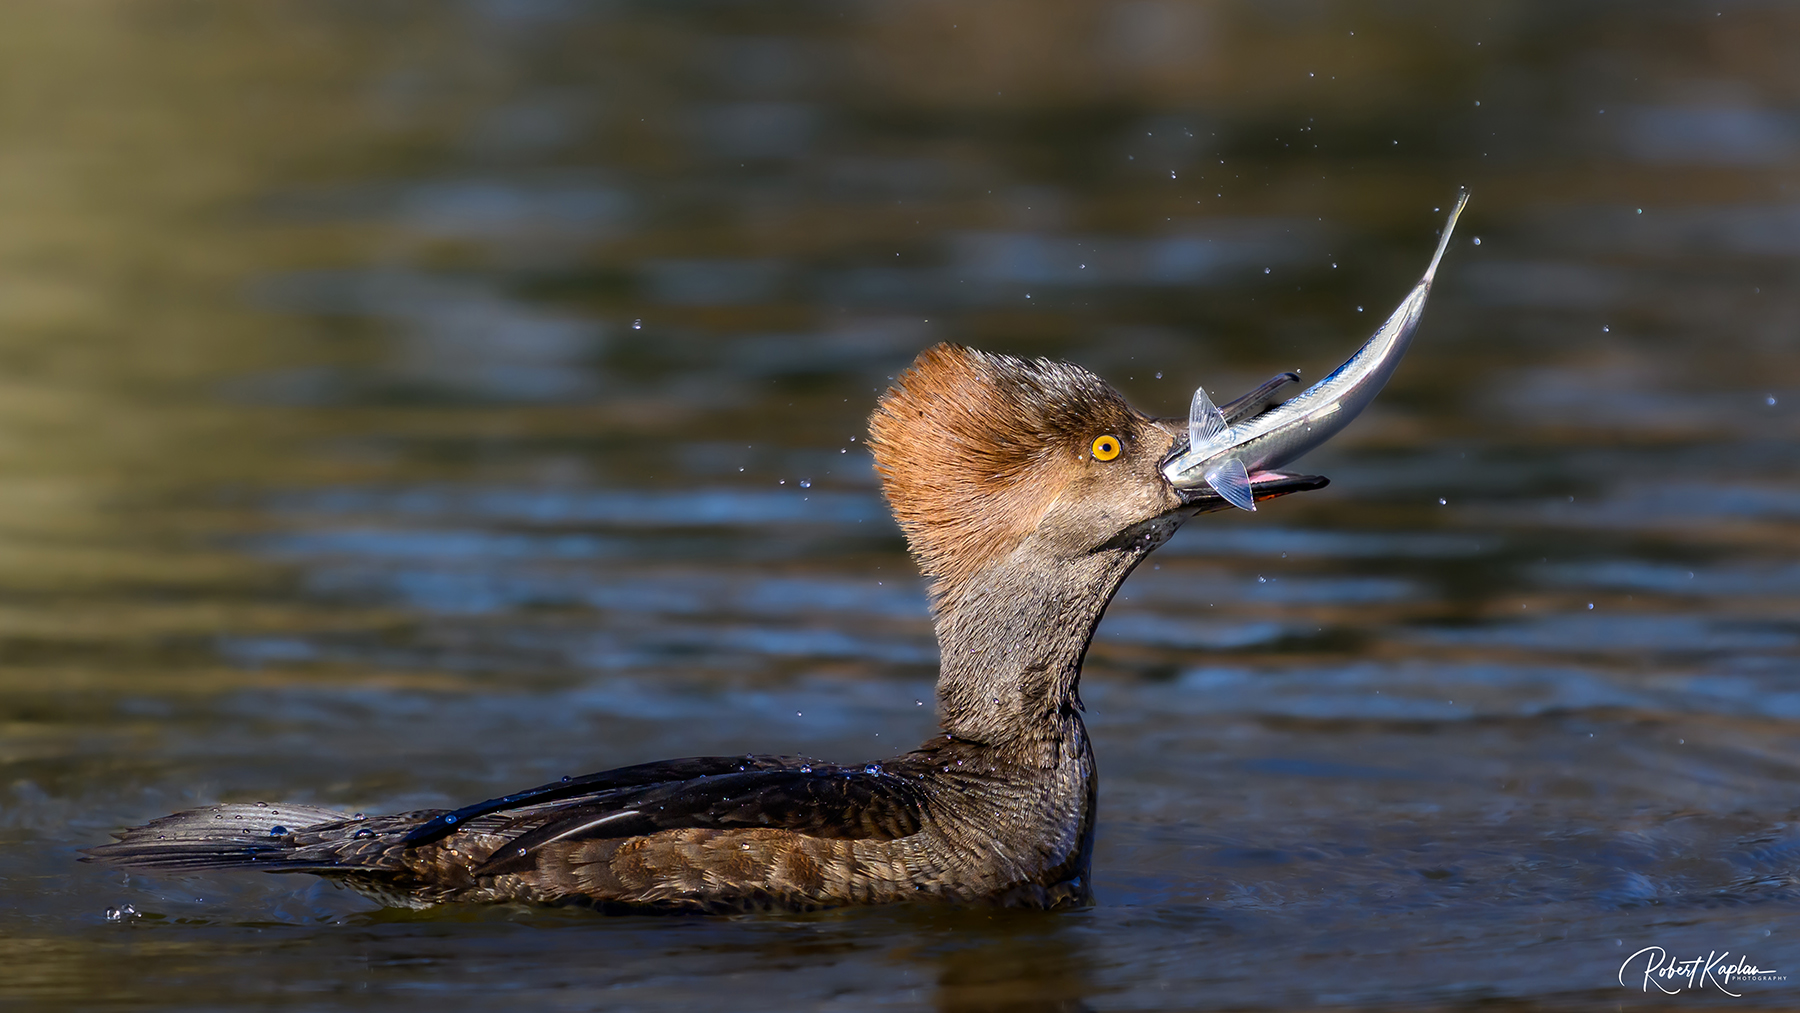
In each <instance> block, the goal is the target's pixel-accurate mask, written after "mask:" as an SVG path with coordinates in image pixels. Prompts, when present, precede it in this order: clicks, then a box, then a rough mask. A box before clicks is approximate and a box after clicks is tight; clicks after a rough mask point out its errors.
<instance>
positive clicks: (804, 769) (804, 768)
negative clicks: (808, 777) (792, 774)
mask: <svg viewBox="0 0 1800 1013" xmlns="http://www.w3.org/2000/svg"><path fill="white" fill-rule="evenodd" d="M800 773H802V774H810V773H812V764H810V763H804V764H801V765H800Z"/></svg>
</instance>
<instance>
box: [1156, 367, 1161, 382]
mask: <svg viewBox="0 0 1800 1013" xmlns="http://www.w3.org/2000/svg"><path fill="white" fill-rule="evenodd" d="M1156 378H1157V379H1158V380H1160V379H1162V370H1160V369H1159V370H1157V371H1156Z"/></svg>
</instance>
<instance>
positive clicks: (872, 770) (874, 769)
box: [863, 763, 881, 774]
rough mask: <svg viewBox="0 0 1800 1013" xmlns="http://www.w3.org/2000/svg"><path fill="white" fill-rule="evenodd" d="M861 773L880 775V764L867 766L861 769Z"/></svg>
mask: <svg viewBox="0 0 1800 1013" xmlns="http://www.w3.org/2000/svg"><path fill="white" fill-rule="evenodd" d="M863 773H865V774H879V773H881V764H879V763H871V764H868V765H867V766H865V767H863Z"/></svg>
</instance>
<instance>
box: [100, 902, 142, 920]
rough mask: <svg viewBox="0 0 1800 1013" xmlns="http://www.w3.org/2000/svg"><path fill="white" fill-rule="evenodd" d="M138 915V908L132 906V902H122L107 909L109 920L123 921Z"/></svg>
mask: <svg viewBox="0 0 1800 1013" xmlns="http://www.w3.org/2000/svg"><path fill="white" fill-rule="evenodd" d="M136 917H137V908H134V907H132V906H131V905H130V904H121V905H119V906H118V907H109V908H107V909H106V920H107V921H109V922H122V921H125V920H126V919H129V918H136Z"/></svg>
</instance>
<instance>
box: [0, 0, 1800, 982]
mask: <svg viewBox="0 0 1800 1013" xmlns="http://www.w3.org/2000/svg"><path fill="white" fill-rule="evenodd" d="M1797 46H1800V16H1797V15H1796V13H1795V11H1794V10H1793V9H1792V8H1791V7H1790V6H1788V5H1782V4H1764V3H1756V2H1734V3H1730V4H1724V5H1719V4H1712V5H1702V4H1697V3H1686V2H1673V0H1672V2H1663V3H1651V4H1629V5H1604V4H1596V5H1586V6H1575V5H1566V4H1540V3H1524V4H1499V3H1476V4H1469V5H1462V6H1460V7H1456V8H1455V9H1451V8H1447V7H1444V6H1443V5H1410V4H1389V3H1363V2H1350V0H1345V2H1341V3H1322V2H1321V3H1311V2H1301V3H1283V4H1278V5H1268V4H1251V3H1245V2H1233V0H1220V2H1215V3H1192V4H1190V3H1178V2H1173V0H1167V2H1165V0H1149V2H1134V3H1122V4H1110V3H1097V2H1082V0H1071V2H1067V3H1055V4H1042V3H1024V2H1015V3H1006V2H995V3H983V4H975V5H970V4H953V3H948V2H943V3H939V2H929V0H928V2H923V3H890V2H870V3H862V4H851V5H846V4H817V3H800V4H792V5H780V6H767V5H763V6H758V5H740V4H730V3H688V4H680V5H669V4H647V3H625V2H619V3H599V2H594V3H585V2H576V0H470V2H466V3H458V4H413V3H407V2H394V3H379V4H318V3H278V2H273V0H271V2H267V3H253V4H242V3H226V2H211V0H189V2H174V0H136V2H126V0H97V2H90V3H82V4H69V3H61V2H57V0H23V2H15V3H12V4H10V5H8V7H7V9H6V11H5V12H4V13H3V14H0V221H4V222H5V223H6V224H5V227H4V228H3V229H0V366H3V368H0V468H3V469H4V471H3V474H4V478H5V480H4V482H0V844H3V847H0V896H3V897H4V903H3V904H0V966H4V967H5V971H4V972H0V997H4V999H5V1000H6V1001H8V1002H14V1003H18V1004H21V1005H25V1006H42V1007H52V1008H64V1009H67V1008H114V1007H145V1008H179V1009H183V1010H192V1009H213V1008H237V1007H242V1006H247V1005H257V1006H267V1007H271V1008H284V1009H285V1008H291V1009H308V1008H320V1009H324V1008H369V1009H384V1010H388V1009H411V1008H420V1009H433V1010H445V1009H462V1008H469V1009H477V1008H479V1009H488V1008H492V1007H494V1006H495V1005H497V1004H503V1003H504V1004H516V1005H519V1006H521V1007H524V1008H553V1009H563V1008H568V1009H577V1008H580V1009H586V1008H597V1007H612V1006H629V1007H633V1008H681V1007H685V1006H690V1005H699V1004H701V1003H707V1004H713V1005H716V1004H717V1003H718V1002H719V1001H720V1000H721V998H722V997H724V998H727V999H728V1000H729V1001H731V1002H732V1004H733V1005H734V1006H736V1007H742V1008H770V1009H784V1010H785V1009H811V1008H820V1009H828V1008H847V1009H867V1008H874V1007H891V1008H901V1009H914V1008H943V1009H988V1008H996V1007H1007V1008H1012V1007H1016V1008H1039V1007H1050V1008H1082V1007H1083V1005H1085V1007H1086V1008H1092V1009H1096V1010H1112V1009H1119V1010H1125V1009H1162V1008H1218V1009H1244V1008H1271V1009H1274V1008H1304V1007H1337V1008H1379V1009H1411V1008H1467V1007H1474V1006H1492V1005H1494V1004H1504V1005H1505V1006H1507V1007H1508V1008H1545V1009H1600V1008H1606V1009H1615V1008H1619V1007H1620V1006H1621V1005H1624V1006H1631V1005H1634V1004H1638V1003H1641V1002H1644V1001H1646V997H1645V996H1644V995H1643V993H1642V991H1641V989H1637V988H1630V989H1627V988H1621V986H1620V985H1619V984H1618V981H1617V976H1618V973H1619V968H1620V964H1621V962H1622V961H1624V959H1625V958H1626V957H1627V956H1628V955H1630V954H1632V953H1634V952H1635V951H1637V950H1639V949H1640V948H1642V947H1645V946H1652V945H1655V946H1662V947H1664V948H1666V949H1667V950H1669V951H1671V952H1672V953H1674V954H1676V955H1678V956H1679V957H1681V958H1682V959H1686V958H1687V957H1691V956H1694V955H1697V954H1704V953H1707V952H1709V951H1729V952H1731V953H1732V954H1733V955H1734V956H1739V957H1745V958H1748V959H1749V960H1750V961H1751V962H1754V963H1756V964H1758V965H1759V966H1762V967H1765V968H1776V969H1779V970H1780V971H1781V973H1783V974H1784V975H1788V976H1789V977H1788V979H1787V980H1783V981H1780V982H1763V983H1754V984H1747V985H1745V986H1744V987H1743V989H1742V991H1743V992H1744V993H1745V996H1744V998H1742V999H1732V998H1729V997H1727V996H1725V995H1723V994H1722V993H1721V992H1720V991H1719V990H1718V989H1716V988H1711V987H1709V988H1707V989H1705V990H1704V991H1693V992H1689V993H1688V994H1686V995H1684V996H1682V997H1680V998H1679V999H1677V998H1674V997H1671V998H1670V999H1669V1000H1667V1001H1669V1002H1678V1003H1681V1004H1682V1005H1684V1006H1686V1005H1702V1004H1714V1003H1716V1004H1727V1005H1730V1006H1731V1007H1732V1008H1735V1009H1758V1008H1769V1009H1774V1008H1784V1007H1789V1006H1792V1005H1793V1004H1794V1001H1795V995H1796V992H1795V991H1794V989H1795V982H1797V981H1800V978H1796V977H1793V976H1794V975H1796V974H1800V940H1797V939H1796V938H1795V929H1794V925H1795V917H1794V916H1795V913H1796V904H1797V903H1800V885H1797V884H1800V879H1797V876H1800V829H1797V826H1800V824H1797V823H1796V818H1797V816H1800V809H1797V806H1800V790H1797V789H1800V735H1797V734H1796V733H1797V732H1800V678H1797V677H1796V672H1797V670H1800V609H1797V607H1796V606H1797V605H1800V452H1797V451H1796V447H1797V446H1800V442H1797V440H1796V437H1797V436H1800V412H1797V411H1796V408H1797V407H1800V356H1797V355H1796V347H1797V346H1796V341H1797V338H1796V335H1797V333H1800V287H1797V284H1796V283H1797V282H1800V174H1797V170H1800V70H1796V67H1797V66H1800V64H1796V62H1795V61H1794V60H1793V59H1792V54H1793V53H1794V52H1795V50H1796V47H1797ZM1460 185H1466V186H1468V187H1470V188H1471V189H1472V190H1473V192H1474V194H1475V199H1474V202H1473V204H1472V205H1471V207H1470V210H1469V213H1468V216H1467V217H1466V218H1465V219H1464V225H1463V228H1464V229H1465V230H1466V231H1465V232H1463V233H1462V234H1461V235H1460V236H1459V239H1458V241H1457V243H1456V244H1455V245H1454V246H1453V248H1452V251H1451V253H1450V254H1449V255H1448V257H1447V260H1446V263H1445V266H1444V268H1443V271H1442V273H1441V274H1440V278H1439V284H1438V287H1437V290H1436V292H1435V293H1434V296H1433V302H1432V305H1431V309H1430V311H1429V313H1428V314H1427V317H1426V320H1425V324H1424V329H1423V331H1422V333H1421V336H1420V339H1419V341H1418V343H1417V344H1416V345H1415V347H1414V350H1413V352H1412V353H1411V356H1410V358H1409V360H1408V361H1407V362H1406V363H1405V365H1404V366H1403V367H1402V368H1401V370H1400V372H1399V373H1398V375H1397V376H1396V378H1395V380H1394V381H1393V383H1392V384H1391V386H1390V388H1389V389H1388V391H1387V392H1386V393H1384V394H1383V396H1382V397H1381V399H1380V400H1379V401H1378V402H1377V403H1376V405H1375V406H1374V407H1373V408H1372V409H1371V410H1370V412H1369V413H1368V414H1367V416H1366V417H1365V418H1363V419H1362V420H1360V421H1358V422H1357V423H1356V425H1355V426H1353V427H1352V428H1351V429H1349V430H1348V431H1347V432H1345V433H1344V434H1343V435H1342V436H1341V437H1339V438H1338V439H1337V440H1336V441H1335V442H1334V444H1333V445H1332V446H1331V447H1329V448H1327V449H1326V450H1323V451H1320V452H1318V453H1317V454H1315V455H1313V456H1312V457H1310V458H1308V459H1307V461H1306V466H1307V467H1308V468H1309V469H1311V470H1317V471H1319V472H1321V473H1323V474H1327V475H1329V476H1331V477H1332V478H1333V480H1334V482H1333V484H1332V485H1331V487H1330V488H1329V489H1327V490H1325V491H1323V492H1319V493H1314V494H1309V495H1306V496H1300V497H1294V498H1291V499H1287V500H1283V501H1281V502H1279V503H1274V504H1270V505H1269V506H1268V507H1266V508H1265V509H1264V510H1262V511H1259V512H1258V513H1257V514H1256V515H1255V516H1247V515H1229V516H1226V515H1213V516H1208V517H1205V518H1201V519H1199V520H1197V521H1195V522H1194V523H1192V524H1191V525H1189V527H1188V528H1187V529H1186V530H1184V531H1183V532H1182V533H1181V534H1180V535H1178V536H1177V538H1176V539H1175V540H1174V541H1173V542H1172V543H1171V544H1170V545H1168V546H1167V547H1166V548H1165V549H1163V550H1162V551H1161V552H1159V553H1158V554H1157V555H1155V556H1153V557H1152V558H1151V560H1150V562H1149V563H1147V564H1146V565H1145V566H1144V567H1143V568H1142V569H1141V570H1140V571H1139V572H1138V573H1137V574H1136V575H1134V576H1133V577H1132V578H1131V580H1130V581H1129V582H1128V583H1127V584H1126V586H1125V588H1124V590H1123V591H1122V593H1121V595H1120V597H1119V599H1118V600H1117V601H1116V602H1115V604H1114V606H1113V608H1112V609H1111V612H1110V614H1109V616H1108V618H1107V620H1106V621H1105V623H1103V624H1102V626H1101V629H1100V633H1099V636H1098V639H1097V640H1096V642H1095V644H1094V647H1093V651H1092V654H1091V656H1090V659H1089V664H1088V666H1087V670H1086V673H1085V678H1084V682H1083V696H1084V698H1085V700H1086V702H1087V706H1088V720H1089V725H1090V728H1091V729H1092V731H1093V733H1094V737H1095V740H1096V751H1097V753H1098V756H1099V763H1100V768H1101V771H1102V777H1103V782H1102V809H1101V825H1100V828H1099V850H1098V853H1097V856H1096V859H1095V879H1096V884H1097V892H1098V902H1097V903H1096V905H1095V906H1093V907H1092V908H1089V909H1085V910H1081V911H1076V912H1068V913H1059V914H1052V915H1044V914H1027V913H990V912H957V911H944V910H933V909H924V910H920V909H902V908H896V909H884V910H866V911H838V912H826V913H821V914H813V915H805V916H790V917H754V918H720V919H686V918H604V917H598V916H595V915H593V914H591V913H589V912H582V911H572V910H533V909H524V908H478V909H467V908H461V909H448V910H441V911H433V912H424V913H414V912H398V911H392V910H383V909H380V908H378V907H376V906H375V905H374V904H372V903H371V902H369V901H366V900H363V899H360V898H358V897H355V896H354V895H351V894H348V893H344V892H342V891H338V890H336V889H334V888H332V887H330V886H329V885H326V884H322V883H320V882H318V881H315V880H312V879H304V878H294V879H289V878H280V877H246V876H237V877H232V876H206V877H192V878H181V877H170V876H157V877H148V876H136V875H127V874H124V873H121V872H117V871H111V870H106V869H101V868H95V867H92V866H86V865H78V864H76V862H75V858H76V855H77V850H76V849H78V848H80V847H83V846H86V845H91V844H93V843H96V842H99V841H103V840H105V839H106V838H107V834H108V832H109V831H111V830H113V829H116V828H119V827H122V826H126V825H131V824H135V823H138V822H142V821H144V820H145V819H148V818H151V817H154V816H158V815H161V814H163V813H165V812H169V811H172V810H175V809H179V808H182V807H185V806H191V805H198V804H205V803H210V802H215V801H222V800H226V801H241V800H250V799H265V798H267V799H282V800H290V801H296V802H310V803H317V804H323V805H331V806H336V807H340V808H344V809H351V810H367V811H379V810H392V809H400V808H412V807H423V806H443V805H452V804H457V803H461V802H465V801H469V800H473V799H479V798H485V797H489V796H492V795H495V794H498V793H501V792H504V791H507V790H511V789H514V788H519V787H523V786H527V785H532V784H537V783H540V782H543V781H545V780H548V779H550V778H553V777H556V776H558V775H561V774H570V773H580V772H585V771H590V770H598V769H604V768H607V767H612V766H617V765H622V764H627V763H633V762H639V761H643V760H648V759H654V758H660V757H666V756H680V755H693V754H706V753H734V752H744V751H780V752H803V753H809V754H813V755H818V756H822V757H830V758H836V759H841V760H846V761H848V760H861V759H868V758H873V757H877V756H881V755H886V754H888V753H891V752H897V751H900V750H903V749H905V748H909V747H910V746H912V745H914V744H915V743H916V742H918V741H919V740H920V739H922V738H923V737H924V736H925V735H927V734H929V733H930V731H931V730H932V728H933V727H934V724H933V719H932V714H931V706H930V704H931V678H932V675H933V673H934V671H935V645H934V644H933V641H932V639H931V633H930V625H929V620H928V616H927V614H926V609H925V601H924V596H923V592H922V589H921V586H920V583H919V580H918V577H917V574H916V571H915V570H914V568H913V567H912V565H911V563H910V562H909V561H908V559H907V558H906V556H905V553H904V546H903V544H902V542H901V539H900V537H899V533H898V531H897V529H896V528H895V527H894V525H893V523H892V522H891V521H890V520H889V519H888V515H887V512H886V510H885V507H884V505H883V504H882V502H881V499H880V496H879V493H878V491H877V489H876V487H875V484H874V480H873V476H872V475H871V472H870V467H869V461H868V458H867V456H866V454H865V453H864V452H863V450H862V435H863V431H864V429H863V426H864V419H865V418H866V416H867V413H868V411H869V410H870V408H871V407H872V405H873V402H874V399H875V397H876V396H877V394H878V393H879V391H880V390H881V389H883V388H884V387H885V386H886V384H887V383H888V381H889V379H890V378H891V377H892V376H893V375H895V373H896V372H897V371H898V370H900V369H902V368H904V366H905V364H906V363H907V362H908V361H909V360H910V358H911V357H912V356H913V355H914V354H916V353H917V351H918V350H919V349H921V348H923V347H925V346H927V345H929V344H930V343H932V342H935V341H939V340H953V341H960V342H965V343H969V344H974V345H977V346H979V347H983V348H988V349H992V350H998V351H1006V352H1012V353H1017V354H1031V355H1040V354H1041V355H1052V356H1057V357H1061V358H1067V359H1071V360H1073V361H1076V362H1080V363H1082V364H1084V365H1086V366H1088V367H1090V368H1092V369H1094V370H1096V371H1098V372H1100V373H1101V374H1102V375H1104V376H1106V377H1107V378H1109V379H1110V380H1112V381H1114V382H1115V383H1117V384H1118V386H1119V387H1120V388H1121V389H1122V390H1124V391H1126V392H1127V394H1128V395H1129V396H1130V397H1131V398H1132V399H1133V401H1134V402H1135V403H1136V404H1138V405H1139V406H1140V407H1142V408H1144V409H1146V410H1149V411H1154V412H1161V413H1167V414H1177V413H1180V412H1181V411H1182V410H1184V408H1185V406H1186V401H1187V395H1188V393H1189V392H1190V391H1191V390H1192V387H1193V385H1194V384H1195V383H1196V382H1204V383H1205V384H1206V385H1207V387H1208V388H1209V389H1210V390H1212V391H1213V392H1214V394H1215V395H1222V396H1224V397H1231V396H1234V395H1235V394H1236V393H1238V392H1239V391H1240V390H1242V389H1247V388H1248V387H1249V386H1250V385H1252V384H1254V383H1256V382H1259V381H1260V380H1262V379H1263V378H1264V377H1266V376H1268V375H1270V374H1272V373H1275V372H1278V371H1280V370H1284V369H1291V368H1300V369H1302V370H1303V371H1304V372H1306V374H1307V375H1308V376H1310V377H1317V376H1320V375H1322V374H1323V371H1325V370H1327V369H1329V368H1330V367H1331V366H1333V365H1335V364H1336V362H1337V361H1339V360H1341V359H1342V357H1343V356H1344V355H1345V354H1347V352H1348V351H1349V350H1350V349H1351V348H1353V347H1354V346H1355V345H1356V344H1357V343H1358V342H1359V341H1360V340H1361V339H1362V338H1363V337H1365V336H1366V334H1367V333H1368V331H1369V330H1371V329H1372V327H1373V326H1374V325H1375V323H1376V321H1377V320H1378V319H1379V318H1380V317H1382V316H1383V315H1385V313H1386V312H1387V311H1388V310H1389V309H1390V308H1391V307H1392V305H1393V304H1394V303H1395V302H1397V301H1398V299H1399V298H1400V297H1401V296H1402V295H1403V294H1404V292H1405V291H1406V289H1407V288H1408V287H1409V286H1410V284H1411V283H1412V281H1413V280H1414V279H1415V278H1416V277H1417V275H1418V272H1419V270H1420V269H1421V268H1422V267H1423V265H1424V263H1425V260H1426V259H1427V257H1428V256H1429V254H1430V251H1431V248H1432V245H1433V243H1434V241H1435V230H1436V229H1437V228H1438V227H1439V225H1440V224H1441V221H1442V218H1443V213H1442V212H1443V208H1444V205H1445V204H1446V203H1447V202H1448V201H1449V200H1450V199H1451V197H1452V196H1453V194H1454V193H1455V190H1456V188H1457V187H1458V186H1460ZM1477 239H1478V240H1479V242H1477ZM127 908H129V910H128V911H127V910H126V909H127ZM109 909H110V910H112V911H113V912H115V914H117V915H118V916H117V917H109V914H108V912H109ZM120 912H123V913H122V914H119V913H120ZM1637 984H1641V982H1638V983H1637ZM1735 990H1737V989H1735V988H1734V991H1735Z"/></svg>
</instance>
